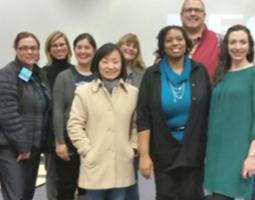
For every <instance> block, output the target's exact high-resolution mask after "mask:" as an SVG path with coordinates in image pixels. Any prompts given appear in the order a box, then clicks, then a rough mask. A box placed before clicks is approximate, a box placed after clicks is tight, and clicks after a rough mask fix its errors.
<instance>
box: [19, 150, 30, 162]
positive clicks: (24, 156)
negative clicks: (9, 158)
mask: <svg viewBox="0 0 255 200" xmlns="http://www.w3.org/2000/svg"><path fill="white" fill-rule="evenodd" d="M30 156H31V152H27V153H20V154H19V155H18V156H17V159H16V161H17V162H19V161H22V160H28V159H29V158H30Z"/></svg>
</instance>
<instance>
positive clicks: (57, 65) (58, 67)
mask: <svg viewBox="0 0 255 200" xmlns="http://www.w3.org/2000/svg"><path fill="white" fill-rule="evenodd" d="M71 66H73V65H72V64H70V63H69V62H68V61H67V59H64V60H56V59H53V61H52V63H51V64H50V65H46V66H44V67H43V69H44V70H45V71H46V73H47V77H48V80H49V84H50V87H51V90H52V89H53V85H54V82H55V79H56V77H57V75H58V74H59V73H60V72H62V71H64V70H66V69H68V68H69V67H71Z"/></svg>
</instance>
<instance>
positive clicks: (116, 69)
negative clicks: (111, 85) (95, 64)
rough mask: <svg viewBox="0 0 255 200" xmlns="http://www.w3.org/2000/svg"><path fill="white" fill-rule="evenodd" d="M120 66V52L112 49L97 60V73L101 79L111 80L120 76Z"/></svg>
mask: <svg viewBox="0 0 255 200" xmlns="http://www.w3.org/2000/svg"><path fill="white" fill-rule="evenodd" d="M121 66H122V63H121V56H120V53H119V52H118V51H117V50H114V51H112V52H111V53H109V54H107V55H106V56H104V57H103V58H102V59H101V60H100V61H99V73H100V75H101V77H102V78H103V79H106V80H108V81H112V80H115V79H116V78H118V77H119V76H120V73H121Z"/></svg>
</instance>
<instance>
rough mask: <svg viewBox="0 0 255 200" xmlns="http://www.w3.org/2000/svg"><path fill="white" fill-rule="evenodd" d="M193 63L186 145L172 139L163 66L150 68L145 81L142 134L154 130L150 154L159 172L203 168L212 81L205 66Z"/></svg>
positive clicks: (140, 107) (139, 125)
mask: <svg viewBox="0 0 255 200" xmlns="http://www.w3.org/2000/svg"><path fill="white" fill-rule="evenodd" d="M191 63H192V69H191V77H190V84H191V98H192V101H191V108H190V112H189V118H188V122H187V125H186V129H185V134H184V139H183V142H182V144H180V143H179V142H177V141H176V140H175V139H174V138H172V136H171V134H170V129H169V127H168V126H167V125H166V117H165V114H164V112H163V110H162V105H161V80H160V76H161V74H160V69H159V65H154V66H152V67H149V68H148V69H147V70H146V72H145V74H144V76H143V79H142V82H141V86H140V90H139V96H138V103H137V115H138V117H137V128H138V132H140V131H143V130H148V129H149V130H150V131H151V133H150V155H151V158H152V160H153V164H154V169H155V170H171V169H174V168H176V167H182V166H190V167H200V166H203V161H204V155H205V146H206V133H207V121H208V120H207V118H208V111H209V101H210V91H211V87H210V82H209V77H208V74H207V72H206V70H205V68H204V66H203V65H201V64H198V63H195V62H194V61H192V62H191Z"/></svg>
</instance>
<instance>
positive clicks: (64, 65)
mask: <svg viewBox="0 0 255 200" xmlns="http://www.w3.org/2000/svg"><path fill="white" fill-rule="evenodd" d="M70 67H74V66H73V65H72V64H70V63H69V62H68V60H67V59H64V60H56V59H53V60H52V63H51V64H50V65H46V66H44V67H43V70H44V71H45V72H46V73H47V78H48V80H49V85H50V89H51V92H52V91H53V87H54V83H55V80H56V78H57V76H58V74H59V73H60V72H62V71H64V70H66V69H68V68H70ZM52 121H53V120H52V111H51V112H50V115H49V126H48V130H47V132H48V140H47V142H46V145H45V151H48V152H51V151H53V152H55V138H54V134H53V124H52Z"/></svg>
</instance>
